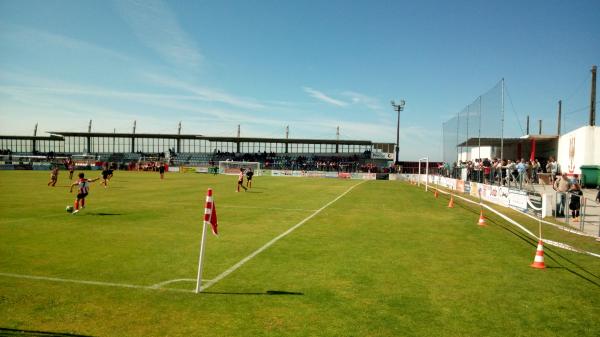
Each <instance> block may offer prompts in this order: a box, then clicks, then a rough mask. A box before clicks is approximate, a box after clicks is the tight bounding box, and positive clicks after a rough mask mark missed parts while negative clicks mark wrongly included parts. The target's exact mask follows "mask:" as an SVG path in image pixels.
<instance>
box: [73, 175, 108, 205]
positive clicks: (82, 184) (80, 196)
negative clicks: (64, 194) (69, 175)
mask: <svg viewBox="0 0 600 337" xmlns="http://www.w3.org/2000/svg"><path fill="white" fill-rule="evenodd" d="M98 179H100V178H94V179H86V178H85V175H84V174H83V172H82V173H79V179H77V180H76V181H75V182H73V183H72V184H71V189H70V190H69V193H73V187H74V186H77V189H78V190H77V199H75V210H74V211H73V214H75V213H77V212H79V205H80V204H81V208H84V207H85V197H87V195H88V193H89V191H90V183H93V182H94V181H96V180H98Z"/></svg>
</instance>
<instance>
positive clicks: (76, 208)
mask: <svg viewBox="0 0 600 337" xmlns="http://www.w3.org/2000/svg"><path fill="white" fill-rule="evenodd" d="M74 206H75V210H76V211H77V210H79V201H75V205H74Z"/></svg>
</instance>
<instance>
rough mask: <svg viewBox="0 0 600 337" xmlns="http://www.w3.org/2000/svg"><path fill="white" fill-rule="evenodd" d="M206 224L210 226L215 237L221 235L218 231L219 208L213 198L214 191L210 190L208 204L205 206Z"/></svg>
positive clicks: (207, 198)
mask: <svg viewBox="0 0 600 337" xmlns="http://www.w3.org/2000/svg"><path fill="white" fill-rule="evenodd" d="M204 223H207V224H210V226H211V228H212V232H213V234H214V235H217V236H218V235H219V231H218V230H217V208H216V207H215V202H214V201H213V197H212V189H210V188H209V189H208V192H207V194H206V204H205V206H204Z"/></svg>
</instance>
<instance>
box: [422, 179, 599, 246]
mask: <svg viewBox="0 0 600 337" xmlns="http://www.w3.org/2000/svg"><path fill="white" fill-rule="evenodd" d="M432 189H437V190H438V191H439V192H441V193H444V194H449V195H453V196H455V197H457V198H460V199H462V200H464V201H467V202H470V203H472V204H476V205H481V207H485V208H487V209H489V210H490V211H492V212H494V213H496V214H497V215H498V216H499V217H501V218H502V219H504V220H506V221H507V222H508V223H511V224H513V225H515V226H517V227H518V228H519V229H521V230H522V231H523V232H525V233H526V234H528V235H529V236H531V237H533V238H534V239H536V240H537V239H539V237H538V236H537V235H535V234H534V233H532V232H531V231H530V230H528V229H527V228H525V227H524V226H523V225H521V224H520V223H518V222H517V221H515V220H513V219H512V218H510V217H508V216H507V215H504V214H502V213H501V212H500V211H497V210H495V209H494V208H492V207H490V206H488V205H486V204H484V203H479V202H477V201H473V200H471V199H467V198H465V197H462V196H460V195H458V194H453V193H451V192H446V191H443V190H441V189H439V188H435V187H432ZM542 241H544V243H547V244H549V245H550V246H554V247H558V248H562V249H565V250H570V251H572V252H576V253H581V254H587V255H590V256H593V257H598V258H600V254H597V253H592V252H588V251H586V250H582V249H579V248H575V247H573V246H571V245H568V244H566V243H562V242H558V241H553V240H549V239H544V238H542Z"/></svg>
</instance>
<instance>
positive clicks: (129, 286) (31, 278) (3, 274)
mask: <svg viewBox="0 0 600 337" xmlns="http://www.w3.org/2000/svg"><path fill="white" fill-rule="evenodd" d="M0 276H6V277H13V278H21V279H28V280H41V281H52V282H64V283H77V284H89V285H95V286H106V287H118V288H133V289H151V290H157V289H160V290H168V291H177V292H185V293H190V292H192V293H193V292H194V291H193V290H188V289H175V288H156V287H154V286H141V285H136V284H126V283H112V282H100V281H86V280H73V279H64V278H58V277H46V276H34V275H23V274H12V273H0Z"/></svg>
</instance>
